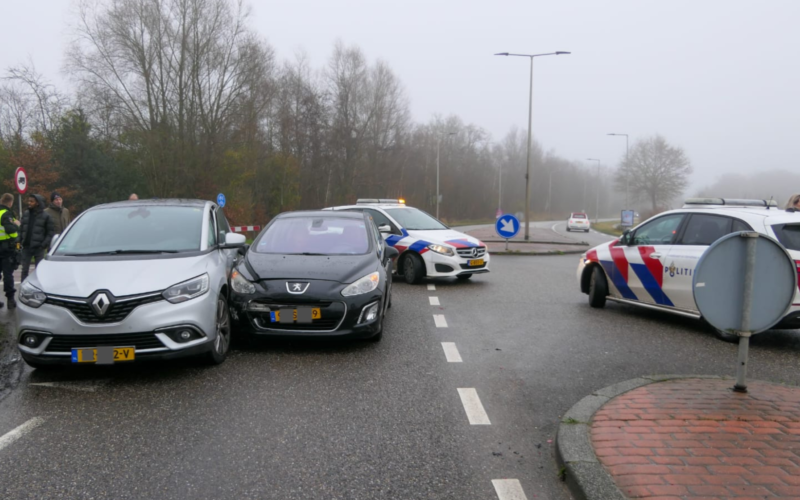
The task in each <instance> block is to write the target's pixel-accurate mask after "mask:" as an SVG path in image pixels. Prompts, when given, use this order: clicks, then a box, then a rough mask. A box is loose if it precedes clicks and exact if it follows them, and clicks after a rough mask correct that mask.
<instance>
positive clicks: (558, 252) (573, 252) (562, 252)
mask: <svg viewBox="0 0 800 500" xmlns="http://www.w3.org/2000/svg"><path fill="white" fill-rule="evenodd" d="M586 250H587V249H582V250H547V251H546V252H537V251H532V252H529V251H526V250H520V251H518V252H514V251H508V252H506V251H505V250H501V251H499V252H492V251H490V252H489V254H490V255H492V256H494V255H520V256H525V255H580V254H582V253H584V252H586Z"/></svg>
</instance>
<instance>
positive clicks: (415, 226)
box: [386, 208, 447, 231]
mask: <svg viewBox="0 0 800 500" xmlns="http://www.w3.org/2000/svg"><path fill="white" fill-rule="evenodd" d="M386 213H387V214H389V215H391V216H392V218H394V220H396V221H397V222H399V223H400V225H401V226H403V227H404V228H405V229H408V230H410V231H435V230H438V229H447V226H445V225H444V224H442V223H441V222H439V221H438V220H436V219H434V218H433V217H431V216H430V215H428V214H426V213H425V212H423V211H422V210H417V209H416V208H387V209H386Z"/></svg>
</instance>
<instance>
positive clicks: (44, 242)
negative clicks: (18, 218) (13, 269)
mask: <svg viewBox="0 0 800 500" xmlns="http://www.w3.org/2000/svg"><path fill="white" fill-rule="evenodd" d="M45 207H46V205H45V203H44V198H42V197H41V196H39V195H38V194H32V195H30V196H29V197H28V210H26V211H25V213H24V214H22V226H20V230H19V237H20V240H21V242H22V281H25V278H27V277H28V272H29V271H30V268H31V259H33V260H34V265H35V266H38V265H39V262H41V261H42V259H44V252H45V250H46V249H47V247H48V246H50V240H52V239H53V235H54V234H55V227H54V226H53V219H52V218H51V217H50V216H49V215H47V212H45V211H44V209H45Z"/></svg>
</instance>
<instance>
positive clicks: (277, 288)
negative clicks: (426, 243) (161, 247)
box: [230, 211, 398, 341]
mask: <svg viewBox="0 0 800 500" xmlns="http://www.w3.org/2000/svg"><path fill="white" fill-rule="evenodd" d="M397 255H398V253H397V250H395V249H394V248H391V247H388V246H386V244H385V243H384V241H383V239H382V238H381V234H380V232H379V231H378V228H377V227H376V226H375V224H374V222H373V221H372V218H371V217H370V216H369V215H367V214H363V213H354V212H331V211H316V212H289V213H285V214H282V215H279V216H278V217H276V218H274V219H273V220H272V222H270V223H269V225H268V226H267V227H266V228H264V230H263V231H262V232H261V234H259V235H258V237H257V238H256V240H255V241H254V242H253V245H252V246H251V247H250V248H249V250H248V251H247V253H246V255H245V258H244V260H243V261H242V262H241V263H240V264H239V266H238V267H237V268H236V269H235V270H234V271H233V272H232V273H231V280H230V281H231V290H232V293H231V313H232V315H233V318H234V326H235V327H236V332H237V333H241V334H243V335H249V336H251V337H252V336H302V337H315V336H316V337H352V338H365V339H370V340H373V341H378V340H380V339H381V336H382V334H383V318H384V316H385V314H386V311H387V310H388V308H389V307H391V304H392V258H393V257H396V256H397Z"/></svg>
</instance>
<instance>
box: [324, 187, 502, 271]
mask: <svg viewBox="0 0 800 500" xmlns="http://www.w3.org/2000/svg"><path fill="white" fill-rule="evenodd" d="M326 210H352V211H359V212H366V213H368V214H369V215H371V216H372V219H373V220H374V221H375V224H376V225H377V226H378V230H379V231H380V232H381V234H382V235H383V237H384V239H385V240H386V244H387V245H389V246H390V247H394V248H396V249H397V250H398V251H399V252H400V256H399V257H398V258H397V260H396V261H395V270H396V271H397V274H399V275H400V276H402V277H403V278H404V279H405V281H406V283H409V284H413V283H419V282H420V281H421V280H422V279H423V278H424V277H426V276H427V277H429V278H444V277H456V278H458V279H462V280H466V279H470V278H472V276H473V275H475V274H481V273H488V272H489V259H490V258H489V252H487V251H486V245H484V244H483V243H482V242H481V241H480V240H478V239H477V238H474V237H472V236H470V235H468V234H464V233H461V232H458V231H454V230H452V229H450V228H449V227H447V226H446V225H445V224H443V223H442V222H440V221H439V220H437V219H436V218H435V217H432V216H431V215H429V214H427V213H425V212H423V211H422V210H419V209H416V208H413V207H408V206H406V204H405V201H404V200H402V199H401V200H395V199H360V200H358V201H357V202H356V204H355V205H347V206H340V207H332V208H327V209H326Z"/></svg>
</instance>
